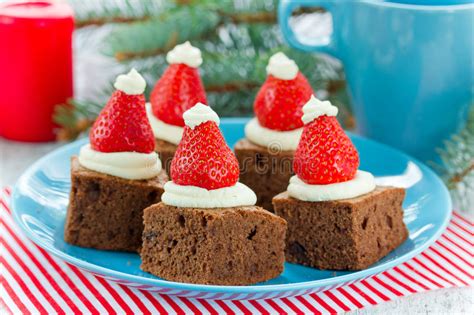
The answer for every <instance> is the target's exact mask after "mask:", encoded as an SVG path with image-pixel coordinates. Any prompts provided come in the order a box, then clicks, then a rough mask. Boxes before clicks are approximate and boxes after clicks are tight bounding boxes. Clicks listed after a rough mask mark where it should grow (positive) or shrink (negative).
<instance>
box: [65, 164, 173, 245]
mask: <svg viewBox="0 0 474 315" xmlns="http://www.w3.org/2000/svg"><path fill="white" fill-rule="evenodd" d="M166 181H168V176H167V175H166V173H165V171H162V172H161V173H160V174H159V175H158V176H157V177H155V178H152V179H148V180H128V179H123V178H119V177H115V176H111V175H107V174H102V173H98V172H95V171H91V170H89V169H86V168H84V167H82V166H81V165H80V164H79V161H78V159H77V157H73V158H72V160H71V193H70V198H69V207H68V212H67V217H66V226H65V230H64V239H65V241H66V242H68V243H70V244H73V245H77V246H82V247H92V248H97V249H107V250H123V251H137V250H138V249H139V247H140V246H141V240H142V238H141V237H142V231H143V209H145V208H146V207H148V206H150V205H152V204H154V203H157V202H159V201H160V200H161V194H162V193H163V185H164V184H165V182H166Z"/></svg>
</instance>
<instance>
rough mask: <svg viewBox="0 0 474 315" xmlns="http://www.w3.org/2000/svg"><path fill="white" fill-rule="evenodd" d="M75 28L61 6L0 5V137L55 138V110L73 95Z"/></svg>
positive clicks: (36, 3) (70, 14)
mask: <svg viewBox="0 0 474 315" xmlns="http://www.w3.org/2000/svg"><path fill="white" fill-rule="evenodd" d="M73 28H74V19H73V12H72V10H71V8H70V7H69V6H68V5H67V4H66V3H64V2H59V1H54V2H53V1H51V2H50V1H26V2H25V1H23V2H18V1H16V2H7V3H0V136H3V137H5V138H9V139H14V140H20V141H32V142H37V141H50V140H54V139H55V133H54V131H55V129H56V126H55V124H54V123H53V120H52V115H53V111H54V106H55V105H57V104H60V103H64V102H65V101H66V100H67V99H68V98H70V97H71V96H72V94H73V83H72V42H71V40H72V31H73Z"/></svg>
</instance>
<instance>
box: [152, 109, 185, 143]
mask: <svg viewBox="0 0 474 315" xmlns="http://www.w3.org/2000/svg"><path fill="white" fill-rule="evenodd" d="M146 115H147V116H148V121H149V122H150V126H151V129H152V130H153V134H154V135H155V138H157V139H161V140H165V141H168V142H170V143H173V144H176V145H178V144H179V142H180V141H181V138H182V137H183V130H184V128H183V127H181V126H175V125H171V124H167V123H165V122H164V121H161V120H160V119H158V118H156V116H155V115H153V110H152V109H151V104H150V103H146Z"/></svg>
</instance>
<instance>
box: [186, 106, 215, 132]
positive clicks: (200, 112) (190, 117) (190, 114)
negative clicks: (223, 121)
mask: <svg viewBox="0 0 474 315" xmlns="http://www.w3.org/2000/svg"><path fill="white" fill-rule="evenodd" d="M183 119H184V123H185V124H186V126H188V127H190V128H191V129H194V128H195V127H196V126H199V125H200V124H202V123H205V122H206V121H213V122H215V123H216V124H217V125H218V126H219V123H220V119H219V116H218V115H217V113H216V112H215V111H213V110H212V108H211V107H210V106H207V105H204V104H202V103H197V104H196V105H194V106H193V107H191V108H190V109H188V110H187V111H185V112H184V114H183Z"/></svg>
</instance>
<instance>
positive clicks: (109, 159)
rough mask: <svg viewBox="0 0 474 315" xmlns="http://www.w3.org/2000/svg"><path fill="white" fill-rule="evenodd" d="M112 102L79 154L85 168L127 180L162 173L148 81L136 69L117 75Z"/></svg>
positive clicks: (150, 176) (93, 128) (96, 122)
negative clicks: (149, 109) (148, 103)
mask: <svg viewBox="0 0 474 315" xmlns="http://www.w3.org/2000/svg"><path fill="white" fill-rule="evenodd" d="M114 86H115V88H116V91H114V92H113V94H112V96H111V97H110V99H109V101H108V102H107V104H106V105H105V107H104V109H103V110H102V111H101V113H100V114H99V116H98V117H97V120H96V121H95V123H94V125H93V126H92V129H91V131H90V134H89V140H90V143H88V144H86V145H84V146H83V147H82V148H81V150H80V153H79V159H78V160H79V164H81V165H82V166H83V167H85V168H87V169H90V170H93V171H96V172H100V173H104V174H109V175H113V176H117V177H121V178H125V179H133V180H141V179H149V178H152V177H155V176H156V175H158V174H159V173H160V172H161V161H160V159H159V158H158V154H157V153H156V152H154V147H155V139H154V137H153V131H152V130H151V126H150V124H149V122H148V119H147V117H146V111H145V96H144V95H143V92H144V90H145V87H146V82H145V80H144V79H143V77H142V76H141V75H140V74H139V73H138V72H137V71H136V70H135V69H132V70H131V71H130V72H129V73H128V74H122V75H119V76H118V77H117V80H116V81H115V84H114Z"/></svg>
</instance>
